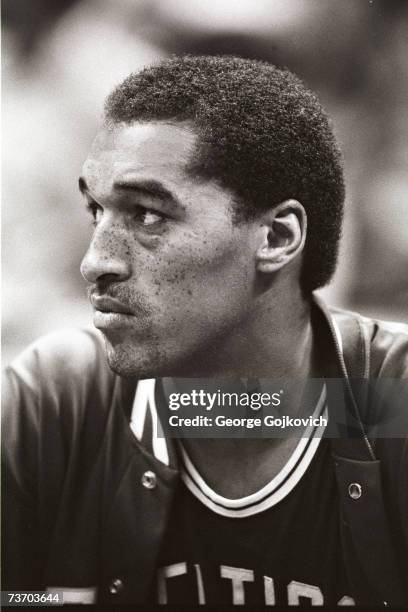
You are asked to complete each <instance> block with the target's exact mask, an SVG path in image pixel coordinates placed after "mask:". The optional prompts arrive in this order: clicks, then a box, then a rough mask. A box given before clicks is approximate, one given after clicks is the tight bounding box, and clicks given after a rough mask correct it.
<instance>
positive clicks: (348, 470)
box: [2, 300, 408, 605]
mask: <svg viewBox="0 0 408 612" xmlns="http://www.w3.org/2000/svg"><path fill="white" fill-rule="evenodd" d="M313 308H314V315H313V317H314V334H315V338H316V340H317V344H318V347H319V350H320V351H322V352H323V354H324V360H325V361H326V362H327V364H328V372H329V374H328V376H331V377H333V378H343V379H344V380H345V395H346V401H347V402H348V403H349V404H350V405H351V408H350V410H352V411H353V410H354V411H363V412H364V411H367V410H368V411H369V410H370V400H368V405H367V403H366V404H364V405H363V402H362V400H361V398H360V397H357V398H356V397H355V395H353V389H352V382H353V381H350V384H349V382H348V381H347V377H348V376H350V377H354V378H365V377H371V378H373V379H375V378H383V379H399V380H401V379H404V378H408V327H407V326H404V325H397V324H386V323H380V322H376V321H373V320H369V319H366V318H363V317H360V316H359V315H355V314H353V313H348V312H345V311H337V310H330V311H329V310H327V309H326V308H325V307H324V306H323V305H322V304H321V303H320V302H318V301H317V300H316V302H315V305H314V307H313ZM347 368H348V372H347ZM136 384H137V381H136V380H134V379H124V378H121V377H120V376H117V375H115V374H114V373H113V372H112V371H111V370H110V369H109V367H108V365H107V363H106V358H105V352H104V347H103V342H102V340H101V337H100V335H99V333H98V332H96V331H91V330H82V331H75V330H74V331H69V332H61V333H58V334H53V335H50V336H47V337H45V338H43V339H41V340H39V341H38V342H36V343H35V344H33V345H32V346H30V347H29V348H28V349H26V350H25V352H24V353H22V355H21V356H20V357H19V358H18V359H16V360H15V362H14V363H13V364H12V365H11V366H9V367H8V368H7V371H6V379H5V384H4V393H5V399H4V402H3V430H2V437H3V455H4V465H3V471H2V480H3V485H4V490H3V498H2V504H3V514H2V516H3V532H2V533H3V587H2V588H3V590H4V589H8V590H10V589H19V590H44V589H46V588H55V587H57V588H62V589H70V588H71V589H74V591H73V592H76V591H78V592H83V593H84V594H85V595H84V598H85V599H86V598H87V597H88V598H89V601H97V602H99V603H112V604H115V605H116V604H121V603H143V602H145V601H146V599H147V597H148V594H149V591H150V589H151V585H152V580H153V577H154V573H155V570H156V561H157V556H158V553H159V549H160V545H161V543H162V540H163V536H164V534H165V530H166V524H167V521H168V517H169V513H170V510H171V507H172V500H173V496H174V490H175V485H176V483H177V480H178V478H179V474H178V469H177V465H176V463H175V459H174V458H175V456H176V455H175V453H174V452H170V453H169V456H170V464H169V465H165V464H164V463H163V462H161V461H160V460H159V459H157V458H156V457H155V456H153V455H152V454H150V453H149V452H148V451H147V450H146V449H144V448H143V447H142V446H141V444H140V442H139V441H138V440H137V438H136V437H135V436H134V434H133V433H132V431H131V429H130V427H129V418H130V412H131V409H132V404H133V399H134V395H135V389H136ZM391 395H392V394H391ZM366 402H367V400H366ZM401 405H404V406H405V408H406V410H407V411H408V405H406V404H404V403H403V402H402V403H401ZM388 408H389V406H387V398H386V397H385V398H384V399H383V400H382V404H381V406H380V408H378V400H377V405H376V410H377V411H378V410H380V411H381V410H383V411H387V410H388ZM329 411H330V396H329ZM362 421H364V418H362V419H361V418H360V415H359V414H357V412H356V413H355V414H354V425H353V427H354V430H355V423H356V422H357V423H358V427H357V428H361V431H359V432H358V433H359V435H355V436H354V437H353V438H351V439H350V438H344V439H333V440H332V448H333V461H334V465H335V471H336V478H337V483H338V491H339V504H340V506H341V512H340V514H341V536H342V548H343V555H344V563H345V565H346V569H347V572H348V576H349V580H350V584H351V593H350V594H351V595H352V596H353V597H354V599H355V600H356V602H357V603H368V604H382V603H383V602H387V603H388V604H391V605H392V604H402V603H404V602H405V603H407V602H408V593H407V578H408V441H407V440H408V427H407V430H406V432H401V435H400V436H399V437H398V438H395V439H383V438H379V439H377V440H373V439H369V437H368V436H366V435H365V432H364V425H363V423H362ZM404 423H407V420H406V419H405V420H404V419H402V425H401V427H404ZM169 442H170V441H168V443H169ZM350 484H352V485H355V484H357V485H359V488H358V487H357V490H358V491H359V492H360V493H359V496H356V495H353V487H351V488H350ZM355 490H356V487H354V492H355ZM367 585H369V586H368V587H367ZM81 590H82V591H81Z"/></svg>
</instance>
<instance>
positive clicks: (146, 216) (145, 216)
mask: <svg viewBox="0 0 408 612" xmlns="http://www.w3.org/2000/svg"><path fill="white" fill-rule="evenodd" d="M135 217H136V219H137V221H138V222H139V223H141V225H144V226H148V225H156V224H158V223H162V222H163V221H165V219H166V216H165V215H163V214H161V213H159V212H157V210H151V209H149V208H144V207H143V206H139V207H138V208H137V211H136V213H135Z"/></svg>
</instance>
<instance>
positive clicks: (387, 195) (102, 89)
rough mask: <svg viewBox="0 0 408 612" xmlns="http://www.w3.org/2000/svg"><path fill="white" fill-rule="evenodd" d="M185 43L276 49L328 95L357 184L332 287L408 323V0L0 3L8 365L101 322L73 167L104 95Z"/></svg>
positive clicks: (217, 48)
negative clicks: (60, 334)
mask: <svg viewBox="0 0 408 612" xmlns="http://www.w3.org/2000/svg"><path fill="white" fill-rule="evenodd" d="M174 52H176V53H179V52H191V53H233V54H238V55H241V56H245V57H255V58H262V59H266V60H269V61H271V62H273V63H275V64H277V65H279V66H286V67H288V68H290V69H291V70H293V71H294V72H296V73H297V74H298V75H299V76H301V77H302V78H303V79H304V80H305V81H306V83H307V84H308V85H309V86H310V87H311V88H312V89H314V90H315V91H316V92H317V93H318V94H319V96H320V98H321V100H322V102H323V104H324V105H325V107H326V109H327V111H328V113H329V114H330V115H331V117H332V119H333V124H334V128H335V132H336V134H337V137H338V139H339V140H340V142H341V144H342V148H343V152H344V157H345V168H346V182H347V214H346V222H345V229H344V238H343V244H342V252H341V257H340V265H339V269H338V272H337V274H336V277H335V279H334V281H333V283H332V284H331V286H330V287H329V288H327V289H325V290H324V292H323V294H324V296H325V297H326V298H327V299H328V300H329V301H330V302H332V303H334V304H337V305H340V306H345V307H348V308H352V309H358V310H361V311H362V312H363V313H366V314H368V315H375V316H379V317H382V318H389V319H395V320H407V319H408V197H407V190H408V176H407V168H408V156H407V150H408V117H407V101H408V71H407V58H408V2H406V1H405V0H371V1H370V0H342V1H341V2H338V1H337V2H333V1H330V0H273V1H271V0H205V1H204V2H203V1H202V0H59V1H58V0H31V1H29V0H4V2H3V289H4V291H3V358H4V361H5V362H6V363H7V361H8V360H9V359H11V358H12V357H13V356H14V355H15V354H16V353H17V352H19V351H20V350H21V349H22V348H23V347H24V346H25V345H26V344H27V343H28V342H31V341H32V340H34V339H35V338H36V337H38V336H39V335H41V334H43V333H46V332H48V331H51V330H53V329H56V328H59V327H70V326H73V325H74V326H75V325H85V324H87V323H89V322H90V310H89V308H88V305H87V301H86V298H85V283H84V281H83V280H82V278H81V276H80V274H79V264H80V260H81V258H82V256H83V254H84V252H85V250H86V246H87V242H88V240H89V237H90V232H91V227H90V223H89V221H88V218H87V217H86V215H85V212H84V209H83V206H82V202H81V199H80V197H79V193H78V192H77V177H78V174H79V172H80V169H81V165H82V162H83V160H84V158H85V156H86V153H87V149H88V147H89V145H90V143H91V141H92V138H93V136H94V134H95V131H96V129H97V125H98V121H99V119H100V116H101V111H102V105H103V100H104V97H105V96H106V95H107V94H108V93H109V91H110V90H111V88H112V87H113V86H114V85H115V84H116V83H118V82H119V81H120V80H121V79H122V78H124V77H125V76H126V75H127V74H128V73H129V72H131V71H134V70H138V69H140V68H142V67H143V66H144V65H146V64H150V63H151V62H154V61H156V60H158V59H159V58H162V57H165V56H166V55H168V54H170V53H174Z"/></svg>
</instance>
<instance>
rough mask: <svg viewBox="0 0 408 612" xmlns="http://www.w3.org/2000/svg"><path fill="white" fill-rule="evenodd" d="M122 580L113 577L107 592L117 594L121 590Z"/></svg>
mask: <svg viewBox="0 0 408 612" xmlns="http://www.w3.org/2000/svg"><path fill="white" fill-rule="evenodd" d="M123 586H124V585H123V582H122V580H121V579H120V578H115V579H114V580H112V582H111V583H110V585H109V593H110V594H111V595H117V594H118V593H120V592H121V591H123Z"/></svg>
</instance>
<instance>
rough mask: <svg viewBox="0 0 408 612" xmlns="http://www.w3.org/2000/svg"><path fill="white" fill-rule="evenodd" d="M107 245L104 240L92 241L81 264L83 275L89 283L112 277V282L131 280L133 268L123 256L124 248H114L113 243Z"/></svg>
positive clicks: (118, 246)
mask: <svg viewBox="0 0 408 612" xmlns="http://www.w3.org/2000/svg"><path fill="white" fill-rule="evenodd" d="M109 242H110V244H109V247H108V245H105V244H104V242H103V241H102V240H100V239H99V240H97V239H94V240H92V242H91V244H90V246H89V249H88V251H87V252H86V254H85V257H84V258H83V260H82V262H81V267H80V269H81V274H82V276H83V277H84V279H85V280H86V281H88V282H89V283H96V282H97V281H98V280H102V279H105V278H106V277H112V279H111V280H112V281H123V280H126V279H127V278H129V276H130V273H131V266H130V263H129V262H128V261H126V260H125V258H124V257H122V256H121V251H122V248H121V247H120V245H119V244H118V245H117V249H115V247H114V246H112V244H111V241H109Z"/></svg>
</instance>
